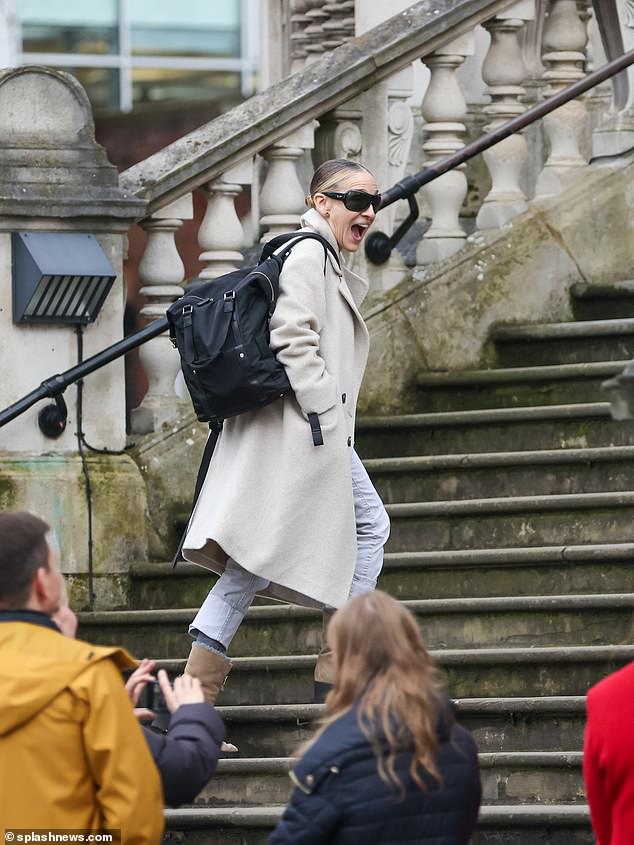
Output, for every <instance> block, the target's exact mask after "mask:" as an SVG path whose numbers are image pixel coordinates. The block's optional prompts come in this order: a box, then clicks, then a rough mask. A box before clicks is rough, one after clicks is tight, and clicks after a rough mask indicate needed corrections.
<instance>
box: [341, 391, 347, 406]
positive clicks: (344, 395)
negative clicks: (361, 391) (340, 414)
mask: <svg viewBox="0 0 634 845" xmlns="http://www.w3.org/2000/svg"><path fill="white" fill-rule="evenodd" d="M341 401H342V402H343V404H344V405H345V404H346V394H345V393H342V394H341Z"/></svg>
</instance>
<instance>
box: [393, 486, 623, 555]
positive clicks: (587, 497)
mask: <svg viewBox="0 0 634 845" xmlns="http://www.w3.org/2000/svg"><path fill="white" fill-rule="evenodd" d="M387 511H388V513H389V515H390V519H391V523H392V528H391V534H390V539H389V541H388V546H387V548H388V550H389V551H391V552H407V551H410V552H411V551H432V550H440V549H443V550H444V549H469V548H487V547H488V548H495V547H501V546H510V545H512V544H514V543H520V544H523V545H535V546H543V545H553V544H562V545H563V544H567V543H599V542H602V541H603V542H605V541H606V540H609V541H611V542H616V543H620V542H630V541H631V540H632V536H633V531H632V525H634V492H632V491H627V492H619V493H577V494H574V495H571V496H565V495H562V496H514V497H500V498H490V499H464V500H457V501H440V502H408V503H403V504H394V505H388V506H387Z"/></svg>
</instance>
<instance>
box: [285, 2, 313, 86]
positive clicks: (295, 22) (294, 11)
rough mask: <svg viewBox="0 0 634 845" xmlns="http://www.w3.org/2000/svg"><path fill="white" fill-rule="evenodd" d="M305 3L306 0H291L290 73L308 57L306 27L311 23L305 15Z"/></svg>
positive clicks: (300, 66)
mask: <svg viewBox="0 0 634 845" xmlns="http://www.w3.org/2000/svg"><path fill="white" fill-rule="evenodd" d="M307 5H308V0H291V6H290V11H291V16H290V24H291V37H290V42H291V49H290V54H291V73H295V72H296V71H298V70H301V69H302V68H303V67H304V65H305V63H306V58H307V57H308V53H307V52H306V42H307V41H308V36H307V35H306V28H307V27H308V26H309V24H310V23H311V20H310V18H309V17H307V16H306V7H307Z"/></svg>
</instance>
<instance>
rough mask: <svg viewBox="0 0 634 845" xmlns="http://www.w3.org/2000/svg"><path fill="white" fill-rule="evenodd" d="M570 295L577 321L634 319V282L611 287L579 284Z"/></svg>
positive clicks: (574, 286) (622, 282) (628, 281)
mask: <svg viewBox="0 0 634 845" xmlns="http://www.w3.org/2000/svg"><path fill="white" fill-rule="evenodd" d="M570 293H571V294H572V296H571V303H572V309H573V313H574V316H575V319H576V320H611V319H619V318H621V317H634V281H631V280H625V281H618V282H612V283H611V284H609V285H596V284H588V283H585V282H578V283H577V284H575V285H573V286H572V288H571V290H570Z"/></svg>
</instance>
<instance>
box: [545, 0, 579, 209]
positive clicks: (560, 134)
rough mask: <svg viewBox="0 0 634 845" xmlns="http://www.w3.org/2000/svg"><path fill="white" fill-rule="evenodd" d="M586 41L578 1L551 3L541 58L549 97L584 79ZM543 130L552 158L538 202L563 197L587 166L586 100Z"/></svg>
mask: <svg viewBox="0 0 634 845" xmlns="http://www.w3.org/2000/svg"><path fill="white" fill-rule="evenodd" d="M587 39H588V33H587V30H586V27H585V25H584V23H583V21H582V20H581V18H580V16H579V11H578V9H577V3H576V0H551V4H550V14H549V16H548V18H547V20H546V24H545V27H544V42H543V48H544V52H543V54H542V61H543V63H544V65H545V66H546V68H547V70H546V72H545V73H544V80H545V81H546V82H547V83H548V87H547V89H546V92H545V95H546V96H547V97H549V96H551V95H552V94H555V93H556V92H557V91H560V90H561V89H562V88H566V87H567V86H568V85H571V84H572V83H573V82H576V81H577V80H578V79H582V78H583V76H584V69H583V66H584V60H585V56H584V48H585V46H586V41H587ZM544 129H545V132H546V135H547V138H548V141H549V144H550V154H549V156H548V159H547V161H546V164H545V165H544V168H543V169H542V172H541V173H540V174H539V177H538V179H537V185H536V187H535V197H536V199H537V198H540V199H541V198H542V197H547V196H553V195H556V194H559V193H561V191H562V190H563V188H564V184H565V181H566V176H567V175H568V174H571V173H574V172H575V171H576V170H577V168H579V167H584V166H585V165H586V163H587V161H586V158H585V157H584V155H583V154H582V152H581V148H582V146H583V143H584V135H585V133H586V132H587V129H588V113H587V109H586V105H585V102H584V100H583V98H580V97H577V98H576V99H574V100H570V102H568V103H566V104H565V105H563V106H560V107H559V108H558V109H556V110H555V111H554V112H551V113H550V114H549V115H546V117H545V118H544Z"/></svg>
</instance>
